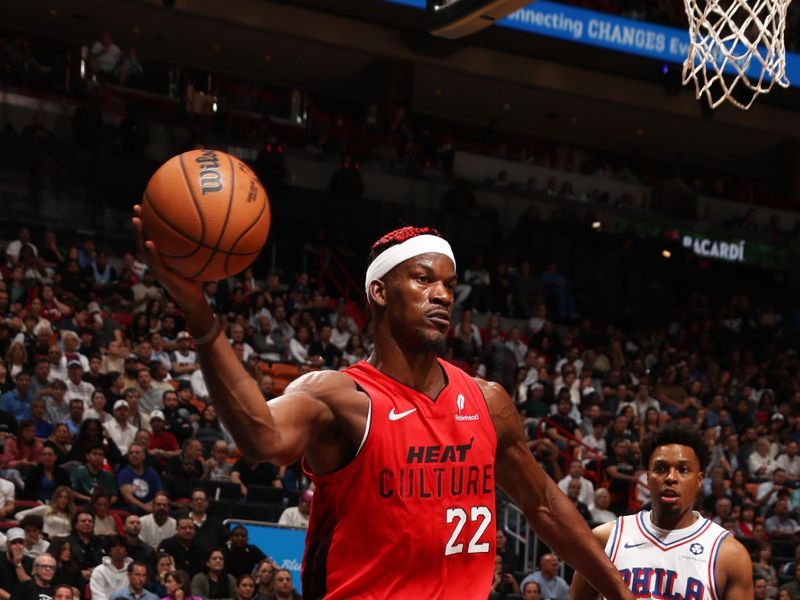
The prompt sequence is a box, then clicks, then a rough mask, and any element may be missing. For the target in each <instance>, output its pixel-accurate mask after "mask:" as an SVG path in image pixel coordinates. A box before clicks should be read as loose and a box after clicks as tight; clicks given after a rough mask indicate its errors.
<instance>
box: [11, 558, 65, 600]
mask: <svg viewBox="0 0 800 600" xmlns="http://www.w3.org/2000/svg"><path fill="white" fill-rule="evenodd" d="M55 573H56V560H55V558H53V557H52V556H50V555H49V554H41V555H39V556H37V557H36V558H34V559H33V567H32V570H31V578H30V579H28V580H27V581H23V582H22V583H20V584H18V585H17V589H16V590H15V591H14V592H13V593H12V594H11V597H12V598H13V599H14V600H17V599H19V600H43V599H45V598H52V597H53V594H54V593H55V588H54V587H53V577H54V576H55Z"/></svg>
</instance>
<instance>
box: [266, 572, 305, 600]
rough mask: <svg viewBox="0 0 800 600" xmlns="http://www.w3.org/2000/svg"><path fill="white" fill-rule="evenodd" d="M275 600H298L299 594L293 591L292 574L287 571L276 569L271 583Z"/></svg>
mask: <svg viewBox="0 0 800 600" xmlns="http://www.w3.org/2000/svg"><path fill="white" fill-rule="evenodd" d="M272 590H273V598H275V600H300V594H298V593H297V591H296V590H295V589H294V581H292V572H291V571H290V570H289V569H276V570H275V575H274V576H273V582H272Z"/></svg>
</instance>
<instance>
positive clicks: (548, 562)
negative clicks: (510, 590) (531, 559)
mask: <svg viewBox="0 0 800 600" xmlns="http://www.w3.org/2000/svg"><path fill="white" fill-rule="evenodd" d="M559 564H560V563H559V560H558V558H557V557H556V556H555V555H554V554H545V555H543V556H542V558H540V559H539V570H538V571H536V572H535V573H533V574H532V575H528V576H527V577H526V578H525V579H523V580H522V582H521V584H520V588H522V589H524V588H525V584H526V583H528V582H529V581H535V582H536V583H538V584H539V589H541V590H542V597H544V598H566V597H567V596H568V595H569V586H568V585H567V582H566V581H564V579H562V578H561V577H560V576H559V575H558V567H559Z"/></svg>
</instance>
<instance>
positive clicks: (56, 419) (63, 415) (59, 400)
mask: <svg viewBox="0 0 800 600" xmlns="http://www.w3.org/2000/svg"><path fill="white" fill-rule="evenodd" d="M41 392H42V396H41V397H42V399H43V400H44V403H45V406H46V407H47V415H46V417H45V418H46V419H47V420H48V421H50V422H51V423H52V424H53V425H56V424H57V423H63V422H64V421H66V420H67V419H68V418H69V402H67V400H66V397H67V384H66V383H64V382H63V381H61V380H60V379H53V380H52V381H51V382H50V387H49V388H47V389H45V390H42V391H41Z"/></svg>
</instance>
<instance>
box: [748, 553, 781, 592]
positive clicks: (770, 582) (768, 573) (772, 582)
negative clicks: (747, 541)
mask: <svg viewBox="0 0 800 600" xmlns="http://www.w3.org/2000/svg"><path fill="white" fill-rule="evenodd" d="M757 577H763V578H764V579H765V580H766V581H767V595H768V597H770V598H774V597H775V595H776V594H777V591H778V574H777V572H776V571H775V567H774V566H773V565H772V546H771V545H770V544H769V543H762V544H761V545H760V546H759V547H758V553H757V554H756V556H755V557H753V578H757Z"/></svg>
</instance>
